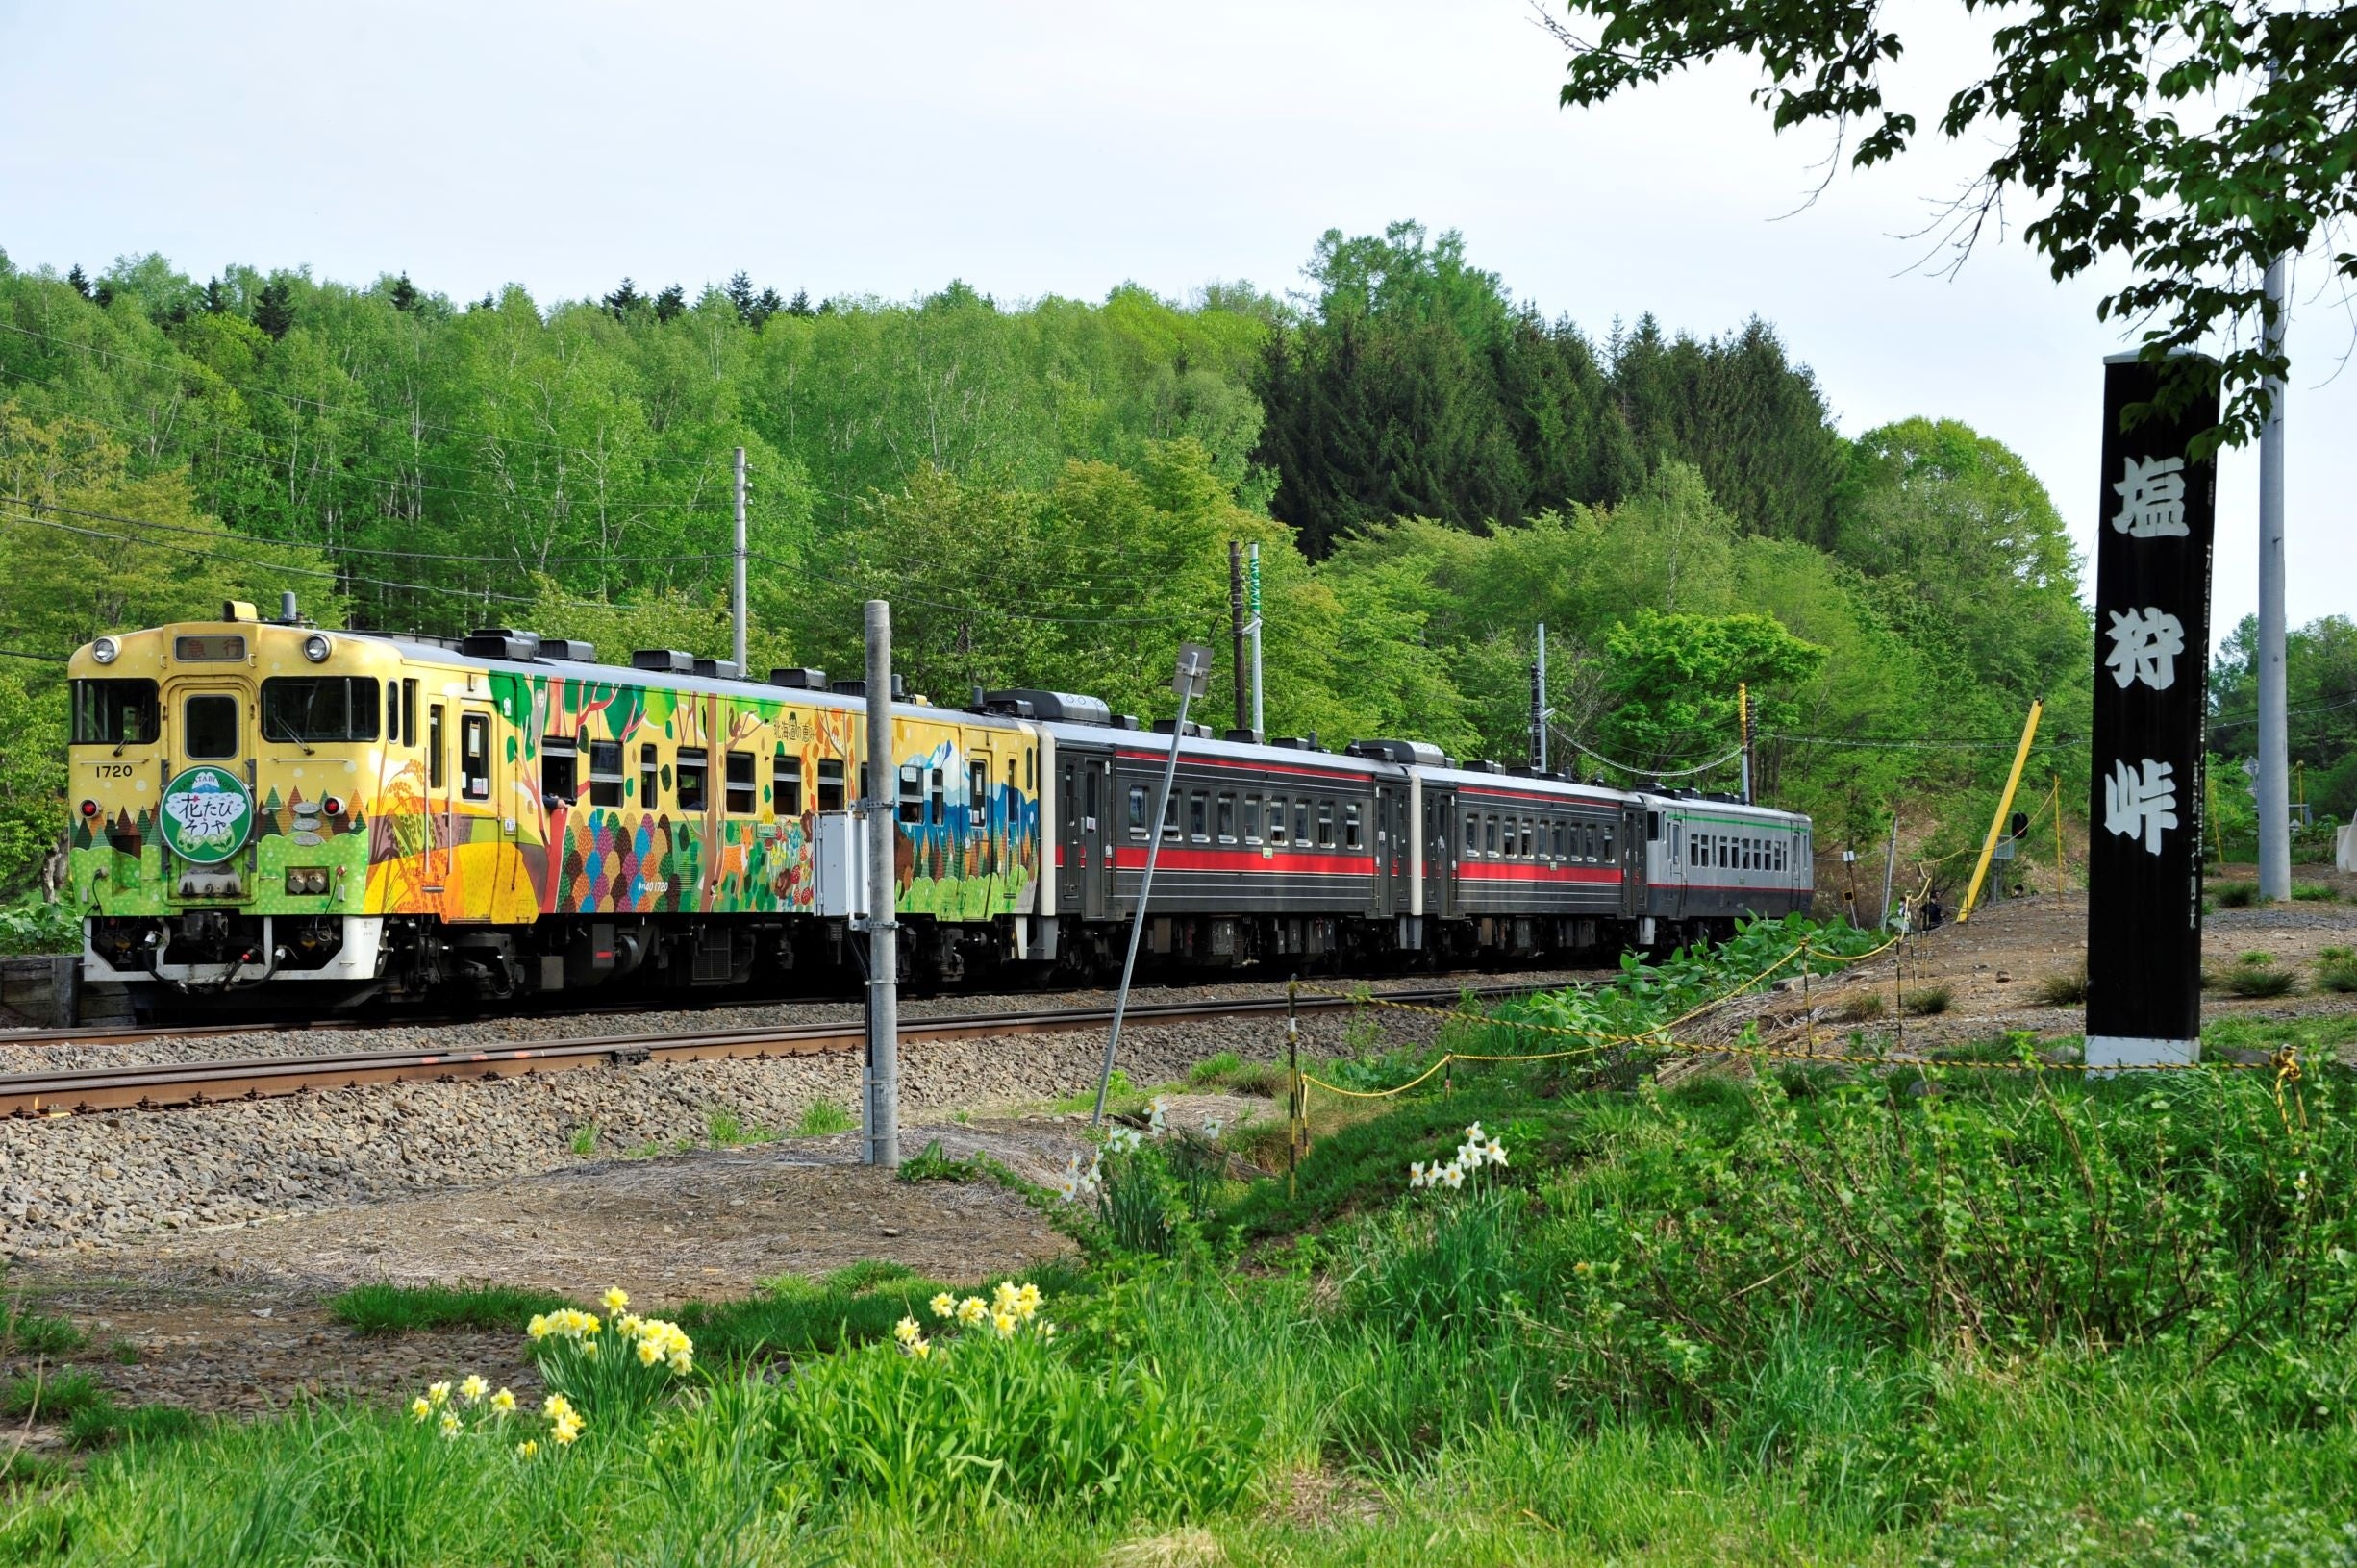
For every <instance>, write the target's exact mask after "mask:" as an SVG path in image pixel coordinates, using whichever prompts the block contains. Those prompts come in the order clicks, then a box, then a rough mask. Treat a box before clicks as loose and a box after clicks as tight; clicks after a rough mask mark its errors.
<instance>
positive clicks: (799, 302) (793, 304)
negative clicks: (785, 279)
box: [786, 288, 818, 316]
mask: <svg viewBox="0 0 2357 1568" xmlns="http://www.w3.org/2000/svg"><path fill="white" fill-rule="evenodd" d="M786 313H787V314H788V315H798V316H813V315H816V314H817V313H818V312H817V311H814V310H812V309H811V291H810V290H809V289H807V288H797V289H795V290H794V297H793V298H792V299H790V300H788V301H787V302H786Z"/></svg>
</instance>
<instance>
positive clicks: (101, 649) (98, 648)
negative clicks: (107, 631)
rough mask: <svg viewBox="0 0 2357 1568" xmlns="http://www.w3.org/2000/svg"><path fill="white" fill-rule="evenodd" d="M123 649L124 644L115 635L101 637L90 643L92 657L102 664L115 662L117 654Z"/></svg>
mask: <svg viewBox="0 0 2357 1568" xmlns="http://www.w3.org/2000/svg"><path fill="white" fill-rule="evenodd" d="M122 651H123V645H122V644H121V643H119V642H117V641H115V640H114V639H113V637H100V638H99V639H98V640H97V641H96V642H93V643H91V644H90V658H92V659H94V660H97V661H98V662H99V663H101V664H112V663H113V662H114V659H115V656H116V655H117V654H120V653H121V652H122Z"/></svg>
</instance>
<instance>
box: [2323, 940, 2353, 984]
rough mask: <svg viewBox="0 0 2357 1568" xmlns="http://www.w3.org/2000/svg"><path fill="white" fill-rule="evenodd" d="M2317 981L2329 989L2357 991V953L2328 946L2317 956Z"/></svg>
mask: <svg viewBox="0 0 2357 1568" xmlns="http://www.w3.org/2000/svg"><path fill="white" fill-rule="evenodd" d="M2316 983H2317V984H2318V986H2319V987H2320V988H2321V989H2324V990H2327V991H2357V955H2353V954H2351V953H2350V952H2349V951H2348V950H2347V949H2346V948H2339V949H2332V948H2327V949H2326V950H2325V951H2324V952H2322V953H2320V954H2319V955H2318V956H2317V962H2316Z"/></svg>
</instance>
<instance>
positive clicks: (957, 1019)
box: [0, 983, 1532, 1117]
mask: <svg viewBox="0 0 2357 1568" xmlns="http://www.w3.org/2000/svg"><path fill="white" fill-rule="evenodd" d="M1530 989H1532V986H1530V985H1529V984H1528V983H1500V984H1492V985H1476V986H1469V987H1467V986H1450V987H1447V988H1433V987H1426V988H1418V989H1405V990H1389V989H1387V990H1382V991H1378V992H1376V993H1374V994H1376V995H1379V996H1382V997H1385V998H1386V999H1389V1000H1392V1001H1400V1002H1419V1003H1425V1004H1432V1005H1439V1006H1446V1005H1448V1004H1450V1003H1453V1002H1455V1001H1456V1000H1457V999H1458V998H1459V997H1461V996H1464V995H1466V994H1467V992H1468V991H1469V992H1470V993H1471V994H1472V995H1475V996H1482V997H1499V996H1510V995H1518V994H1521V993H1524V992H1527V991H1529V990H1530ZM1352 1005H1353V1004H1352V1003H1351V1001H1350V1000H1349V999H1347V998H1341V997H1306V996H1305V997H1303V998H1301V999H1300V1001H1299V1003H1298V1007H1299V1008H1300V1010H1301V1011H1303V1012H1326V1011H1331V1010H1333V1009H1335V1008H1347V1007H1350V1006H1352ZM1286 1006H1287V1004H1286V1001H1285V999H1284V998H1282V997H1275V998H1250V999H1220V1000H1216V1001H1203V1002H1170V1003H1155V1004H1148V1005H1141V1006H1136V1007H1132V1008H1130V1009H1129V1014H1128V1019H1129V1022H1130V1023H1132V1024H1137V1025H1154V1024H1189V1023H1200V1022H1206V1021H1209V1020H1213V1019H1234V1018H1265V1017H1272V1016H1276V1017H1281V1016H1283V1014H1284V1012H1285V1009H1286ZM1112 1019H1113V1009H1112V1008H1110V1007H1105V1008H1053V1009H1042V1010H1038V1011H1029V1012H1001V1013H974V1014H966V1015H962V1016H943V1017H936V1018H916V1019H904V1020H903V1021H902V1023H901V1026H900V1037H901V1039H902V1040H904V1041H908V1040H946V1039H961V1038H972V1037H975V1036H987V1035H996V1034H1045V1033H1073V1032H1076V1031H1083V1030H1091V1029H1097V1028H1102V1027H1104V1026H1106V1025H1107V1024H1109V1023H1111V1021H1112ZM172 1033H182V1032H181V1031H178V1030H172V1031H157V1030H146V1031H140V1032H138V1033H136V1034H130V1035H127V1036H106V1035H103V1034H102V1033H99V1032H91V1033H83V1032H65V1031H59V1032H52V1033H50V1035H49V1037H48V1038H47V1039H45V1040H44V1041H43V1042H42V1043H60V1040H61V1036H66V1037H72V1038H74V1039H75V1040H76V1043H98V1039H96V1038H93V1037H92V1036H93V1034H98V1037H99V1038H128V1039H134V1040H141V1039H153V1038H156V1037H159V1035H166V1034H172ZM188 1033H221V1031H218V1030H212V1031H203V1030H196V1031H188ZM865 1038H866V1034H865V1026H864V1025H863V1024H861V1023H860V1022H858V1021H856V1020H855V1021H852V1022H850V1023H836V1024H802V1025H767V1026H762V1027H755V1028H739V1029H717V1030H708V1031H690V1032H688V1033H677V1032H674V1033H662V1034H611V1035H599V1036H591V1037H584V1038H575V1039H561V1040H545V1041H537V1042H534V1043H531V1044H525V1045H515V1046H502V1047H496V1048H487V1047H481V1046H461V1047H454V1048H450V1049H434V1048H418V1049H411V1050H393V1051H350V1052H342V1053H322V1054H319V1055H315V1056H296V1057H258V1058H243V1059H222V1060H216V1061H192V1062H173V1063H157V1062H141V1063H134V1064H130V1065H126V1066H120V1067H98V1068H78V1069H69V1070H64V1071H58V1072H34V1073H8V1074H0V1115H6V1116H13V1117H43V1116H70V1115H76V1114H87V1113H89V1112H93V1111H109V1110H163V1109H168V1108H175V1107H193V1106H207V1105H222V1104H228V1103H232V1102H236V1101H241V1100H263V1099H274V1098H278V1097H282V1096H287V1095H299V1094H312V1093H318V1092H321V1091H324V1090H328V1089H342V1088H354V1087H358V1086H360V1085H362V1084H367V1083H404V1082H413V1083H414V1082H438V1083H462V1082H468V1081H474V1080H490V1079H500V1078H516V1077H522V1076H524V1075H527V1074H531V1073H544V1072H562V1071H565V1070H567V1069H573V1068H583V1067H602V1066H610V1065H611V1066H628V1065H637V1064H640V1063H645V1062H655V1061H714V1060H726V1059H737V1060H754V1061H762V1060H769V1059H773V1058H782V1057H793V1056H815V1055H821V1054H824V1053H828V1052H836V1051H853V1050H858V1049H860V1048H861V1046H862V1045H863V1044H864V1043H865Z"/></svg>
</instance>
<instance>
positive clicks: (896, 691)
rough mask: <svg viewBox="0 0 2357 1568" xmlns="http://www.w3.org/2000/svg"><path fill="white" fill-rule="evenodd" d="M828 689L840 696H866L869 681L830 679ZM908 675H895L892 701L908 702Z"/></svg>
mask: <svg viewBox="0 0 2357 1568" xmlns="http://www.w3.org/2000/svg"><path fill="white" fill-rule="evenodd" d="M827 689H828V690H829V691H832V692H833V693H835V695H837V696H838V697H865V696H866V695H867V683H866V682H865V681H830V682H828V683H827ZM908 697H909V679H908V677H907V676H905V675H895V676H893V677H892V701H894V702H896V703H898V702H906V701H908Z"/></svg>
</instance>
